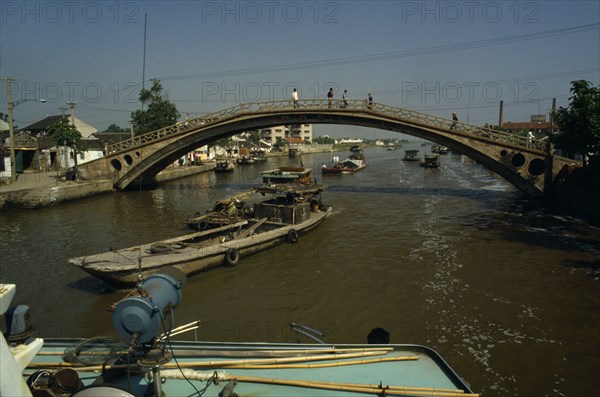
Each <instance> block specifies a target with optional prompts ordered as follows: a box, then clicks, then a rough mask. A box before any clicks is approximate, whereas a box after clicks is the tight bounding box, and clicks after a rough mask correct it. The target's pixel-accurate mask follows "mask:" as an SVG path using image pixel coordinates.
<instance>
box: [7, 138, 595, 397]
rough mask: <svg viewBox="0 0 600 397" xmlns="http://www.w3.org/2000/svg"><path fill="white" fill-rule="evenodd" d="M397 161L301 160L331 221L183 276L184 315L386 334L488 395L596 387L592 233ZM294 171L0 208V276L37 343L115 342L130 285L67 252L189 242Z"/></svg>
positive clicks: (378, 156)
mask: <svg viewBox="0 0 600 397" xmlns="http://www.w3.org/2000/svg"><path fill="white" fill-rule="evenodd" d="M415 148H416V149H420V150H421V151H423V150H424V149H423V148H422V147H420V146H416V147H415ZM403 154H404V153H403V150H398V151H395V152H390V151H385V150H383V149H375V148H373V149H367V150H365V156H366V159H367V162H368V166H367V168H366V169H365V170H363V171H361V172H359V173H357V174H354V175H344V176H331V177H321V176H320V175H319V174H318V169H319V166H320V164H322V163H323V162H325V161H327V160H328V159H329V157H330V154H315V155H304V156H303V157H302V160H301V161H302V162H303V164H304V165H305V166H309V167H312V168H313V169H314V170H315V171H317V172H316V173H315V175H314V176H316V177H317V178H319V180H321V181H323V182H325V183H327V184H328V185H329V186H330V188H329V190H328V191H326V192H325V193H324V194H323V199H324V201H326V202H328V203H331V204H333V205H334V213H333V215H332V216H331V217H330V218H328V219H327V220H326V222H325V223H323V224H322V225H321V226H320V227H319V228H318V229H316V230H315V231H313V232H311V233H310V234H308V235H305V236H302V238H301V239H300V241H299V242H298V244H294V245H281V246H278V247H275V248H273V249H270V250H268V251H265V252H263V253H260V254H258V255H255V256H253V257H251V258H248V259H245V260H243V261H242V262H241V263H240V265H238V266H237V267H236V268H234V269H231V268H220V269H216V270H214V271H210V272H206V273H203V274H200V275H198V276H196V277H194V278H192V279H190V280H188V283H187V284H186V287H185V288H184V302H183V304H182V305H181V307H180V308H179V310H178V311H177V313H176V319H177V321H178V323H185V322H189V321H192V320H196V319H199V320H201V322H202V324H203V327H202V328H201V330H200V332H199V336H200V337H202V338H204V339H209V340H254V341H259V340H260V341H293V340H294V336H293V334H292V333H291V331H290V330H289V328H288V324H289V323H290V322H292V321H295V322H300V323H304V324H306V325H310V326H312V327H315V328H318V329H321V330H322V331H324V332H325V334H326V338H325V339H326V340H327V341H329V342H365V341H366V335H367V334H368V332H369V331H370V330H371V328H373V327H375V326H382V327H384V328H386V329H387V330H388V331H390V333H391V335H392V342H394V343H422V344H427V345H429V346H432V347H433V348H435V349H437V350H438V351H439V352H440V353H441V354H442V355H443V356H444V357H445V358H446V359H447V360H448V361H449V362H450V364H451V365H452V366H453V367H454V368H455V369H456V370H457V372H458V373H459V374H460V375H461V376H463V377H465V378H466V379H467V381H468V382H470V383H471V385H472V386H473V388H474V389H476V390H477V391H480V392H482V393H484V394H485V395H498V396H533V395H535V396H544V395H547V396H554V395H565V396H575V395H595V394H597V390H598V388H599V386H600V383H599V382H600V381H599V380H598V379H599V377H598V376H597V375H598V373H599V371H600V357H599V355H600V346H599V339H600V338H598V326H599V319H600V317H599V315H598V312H599V310H598V309H599V306H600V299H599V297H600V293H599V288H598V283H599V281H600V280H599V276H600V273H599V272H598V268H599V266H600V265H599V262H600V231H599V230H598V229H597V228H594V227H590V226H589V225H587V224H586V223H585V222H583V221H579V220H575V219H572V218H569V217H560V216H555V215H550V214H546V213H544V211H542V210H541V209H540V208H539V207H537V206H536V205H535V203H531V202H528V201H527V200H524V198H523V196H522V195H521V193H520V192H518V191H517V190H515V189H514V188H513V187H512V186H511V185H509V184H508V183H507V182H505V181H504V180H502V179H500V178H499V177H497V176H496V175H493V174H490V173H489V172H488V171H487V170H485V169H484V168H483V167H481V166H479V165H477V164H473V163H466V162H463V161H461V156H460V155H455V154H448V155H445V156H442V169H440V170H425V169H423V168H421V167H419V166H418V165H417V164H414V163H407V162H403V161H401V160H400V159H401V157H402V156H403ZM339 155H340V157H341V156H344V155H345V153H339ZM299 161H300V160H298V159H288V158H272V159H270V161H269V163H268V164H262V165H259V164H256V165H250V166H245V167H239V168H238V169H237V170H236V172H235V173H232V174H214V173H205V174H200V175H196V176H192V177H188V178H185V179H181V180H177V181H172V182H168V183H163V184H161V186H160V187H158V188H156V189H154V190H151V191H135V192H121V193H115V194H107V195H101V196H97V197H93V198H89V199H85V200H81V201H77V202H73V203H69V204H65V205H61V206H57V207H52V208H46V209H40V210H33V211H32V210H11V211H7V212H3V213H0V237H1V243H0V248H1V255H2V256H1V258H2V259H1V268H0V269H1V273H0V281H2V282H15V283H17V285H18V293H17V299H16V300H17V303H26V304H28V305H30V306H31V308H32V319H33V321H34V322H35V323H36V326H37V328H38V334H40V335H42V336H93V335H97V334H113V331H112V328H111V327H112V326H111V321H110V313H108V312H107V311H106V309H107V308H108V307H109V306H110V304H111V303H113V302H115V301H116V300H118V299H120V298H121V297H122V295H123V293H122V292H120V291H112V290H109V289H106V288H105V287H104V285H103V284H102V283H101V282H99V281H98V280H96V279H94V278H92V277H89V276H86V274H85V273H83V272H82V271H80V270H79V269H77V268H74V267H70V266H68V265H67V258H68V257H70V256H75V255H76V256H79V255H85V254H94V253H98V252H103V251H106V250H108V249H109V248H110V247H111V246H115V247H125V246H131V245H135V244H140V243H145V242H150V241H154V240H158V239H164V238H168V237H173V236H176V235H180V234H183V233H185V232H186V229H185V227H184V224H183V220H184V219H185V217H186V216H188V215H190V214H192V213H194V212H196V211H204V210H205V209H208V208H210V207H211V206H212V204H213V203H214V201H216V200H219V199H221V198H223V197H226V196H228V195H231V194H234V193H237V192H239V191H241V190H244V189H247V188H249V187H251V186H253V185H256V184H258V183H259V182H260V178H259V171H260V170H264V169H268V168H274V167H276V166H278V165H279V164H288V163H290V162H291V163H294V164H298V162H299Z"/></svg>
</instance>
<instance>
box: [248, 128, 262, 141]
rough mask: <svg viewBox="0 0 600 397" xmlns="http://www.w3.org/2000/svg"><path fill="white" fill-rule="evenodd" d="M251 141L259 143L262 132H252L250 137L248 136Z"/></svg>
mask: <svg viewBox="0 0 600 397" xmlns="http://www.w3.org/2000/svg"><path fill="white" fill-rule="evenodd" d="M248 140H249V141H250V142H254V143H258V142H259V141H260V132H258V131H256V130H254V131H251V132H250V137H249V138H248Z"/></svg>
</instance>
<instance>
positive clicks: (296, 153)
mask: <svg viewBox="0 0 600 397" xmlns="http://www.w3.org/2000/svg"><path fill="white" fill-rule="evenodd" d="M300 155H302V150H301V149H300V148H292V147H291V148H289V150H288V156H289V157H298V156H300Z"/></svg>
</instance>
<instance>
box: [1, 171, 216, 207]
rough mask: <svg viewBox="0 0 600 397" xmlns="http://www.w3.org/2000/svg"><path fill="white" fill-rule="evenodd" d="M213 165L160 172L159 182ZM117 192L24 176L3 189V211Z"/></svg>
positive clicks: (106, 183) (100, 184)
mask: <svg viewBox="0 0 600 397" xmlns="http://www.w3.org/2000/svg"><path fill="white" fill-rule="evenodd" d="M214 168H215V164H214V163H213V162H211V163H206V164H202V165H194V166H184V167H178V168H175V169H167V170H163V171H161V172H160V173H159V174H158V175H157V176H156V180H157V181H158V182H164V181H169V180H173V179H178V178H183V177H186V176H189V175H194V174H198V173H202V172H208V171H212V170H213V169H214ZM111 192H114V188H113V181H112V180H110V179H100V180H93V181H68V180H65V179H64V178H63V177H62V176H60V175H58V174H57V173H56V172H36V173H24V174H20V175H18V177H17V180H16V181H15V182H13V183H11V184H7V185H1V186H0V210H6V209H9V208H29V209H31V208H42V207H49V206H52V205H56V204H60V203H63V202H66V201H72V200H78V199H82V198H85V197H90V196H94V195H97V194H103V193H111Z"/></svg>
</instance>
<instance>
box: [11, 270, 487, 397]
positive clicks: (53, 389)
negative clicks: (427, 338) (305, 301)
mask: <svg viewBox="0 0 600 397" xmlns="http://www.w3.org/2000/svg"><path fill="white" fill-rule="evenodd" d="M184 282H185V277H184V276H182V275H181V274H178V273H177V272H175V271H170V272H165V273H160V274H154V275H152V276H149V277H147V278H145V279H142V280H140V282H139V284H138V286H137V288H135V289H133V290H131V291H129V293H128V294H127V295H126V296H124V297H123V298H122V299H121V300H119V301H118V302H117V303H115V304H113V305H112V306H111V308H110V309H109V310H110V312H111V314H108V313H107V311H103V312H100V313H95V314H89V315H95V316H99V317H104V316H106V317H107V321H110V317H112V323H113V326H114V332H113V334H114V336H113V337H95V338H91V339H75V338H65V339H60V338H54V339H42V338H33V337H30V338H29V339H27V340H25V338H21V339H17V340H13V342H12V346H9V345H8V343H7V342H6V340H5V338H4V336H3V335H1V334H0V351H1V353H2V354H0V360H1V362H0V367H1V368H2V371H0V395H2V396H63V397H98V396H103V397H142V396H144V397H149V396H152V397H162V396H193V395H197V396H201V395H206V396H221V397H225V396H230V397H232V396H240V397H244V396H296V397H302V396H316V395H318V396H322V397H333V396H342V395H343V396H356V397H367V396H384V395H385V396H425V395H427V396H438V397H441V396H461V397H475V396H478V394H474V393H473V392H472V391H471V390H470V388H469V386H468V385H467V384H466V383H465V382H464V381H463V380H462V379H461V378H460V376H459V375H458V374H457V373H456V372H454V370H453V369H452V368H451V367H450V366H449V365H448V364H447V363H446V362H445V361H444V359H443V358H442V357H441V356H440V355H439V354H438V353H437V352H435V351H434V350H432V349H430V348H428V347H425V346H420V345H410V344H401V345H398V344H387V343H388V342H386V337H385V336H386V335H385V334H386V333H387V331H385V330H384V329H382V328H374V329H373V331H372V332H371V333H370V334H369V340H370V341H372V344H343V343H325V342H323V341H322V340H321V339H320V338H322V337H323V334H322V333H320V332H318V331H317V330H314V329H312V328H310V327H306V326H303V325H300V324H296V323H291V324H290V328H291V330H292V331H293V332H294V333H295V334H296V336H297V338H298V339H299V338H300V337H303V338H304V337H310V338H311V339H312V341H311V342H312V343H296V344H293V343H266V342H203V341H196V340H192V341H183V340H176V339H177V338H180V337H181V334H184V333H191V332H192V331H194V332H195V330H197V329H198V328H199V327H200V326H201V325H202V324H201V322H200V321H193V322H191V323H188V324H186V325H183V326H179V327H175V321H174V318H175V312H176V309H177V308H178V307H179V305H180V304H181V302H182V299H183V289H184ZM15 290H16V287H15V285H14V284H8V285H5V284H0V302H1V303H2V305H1V306H0V310H1V311H0V314H4V312H6V310H7V308H8V306H9V304H10V302H11V300H12V298H13V296H14V295H15ZM22 307H25V308H26V310H19V311H20V317H19V321H13V324H14V323H17V324H21V323H31V320H30V317H29V312H28V310H29V309H28V308H27V307H26V306H25V305H20V306H17V308H16V309H19V308H22ZM11 310H13V309H11ZM15 311H16V310H15ZM105 313H106V314H105ZM109 316H110V317H109ZM13 317H14V316H13ZM376 334H380V335H382V336H383V337H381V338H379V337H376V338H372V336H373V335H375V336H376ZM387 339H389V334H387ZM205 393H206V394H205Z"/></svg>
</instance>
